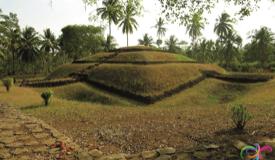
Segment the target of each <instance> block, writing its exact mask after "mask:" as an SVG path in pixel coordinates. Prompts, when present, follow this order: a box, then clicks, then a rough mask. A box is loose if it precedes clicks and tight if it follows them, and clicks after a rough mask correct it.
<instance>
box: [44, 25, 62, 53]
mask: <svg viewBox="0 0 275 160" xmlns="http://www.w3.org/2000/svg"><path fill="white" fill-rule="evenodd" d="M40 49H41V51H42V52H44V53H55V50H58V49H59V46H58V42H57V40H56V38H55V35H54V34H53V32H52V31H51V30H50V29H49V28H48V29H46V30H44V35H43V36H42V41H41V48H40Z"/></svg>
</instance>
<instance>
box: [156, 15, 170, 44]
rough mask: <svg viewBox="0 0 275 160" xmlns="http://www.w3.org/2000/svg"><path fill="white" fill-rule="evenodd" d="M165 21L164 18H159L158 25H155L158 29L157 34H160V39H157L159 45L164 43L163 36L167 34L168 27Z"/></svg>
mask: <svg viewBox="0 0 275 160" xmlns="http://www.w3.org/2000/svg"><path fill="white" fill-rule="evenodd" d="M164 25H165V22H164V19H163V18H161V17H160V18H159V19H158V21H157V23H156V25H155V26H154V27H155V28H156V29H157V36H158V40H157V45H158V47H160V45H161V44H162V39H161V38H162V37H164V36H165V33H166V31H167V29H166V28H165V27H164Z"/></svg>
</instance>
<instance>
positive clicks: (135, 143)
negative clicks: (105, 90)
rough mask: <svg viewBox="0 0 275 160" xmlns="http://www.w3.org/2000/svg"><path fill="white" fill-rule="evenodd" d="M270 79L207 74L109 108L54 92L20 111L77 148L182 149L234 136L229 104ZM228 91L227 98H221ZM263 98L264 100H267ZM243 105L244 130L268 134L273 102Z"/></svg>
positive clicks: (274, 119) (274, 109)
mask: <svg viewBox="0 0 275 160" xmlns="http://www.w3.org/2000/svg"><path fill="white" fill-rule="evenodd" d="M270 83H271V84H256V85H243V84H234V83H228V82H224V81H220V80H214V79H209V80H206V81H204V82H202V83H200V84H199V85H197V86H195V87H193V88H191V89H188V90H186V91H185V92H182V93H180V94H178V95H175V96H173V97H170V98H167V99H165V100H163V101H161V102H159V103H156V104H154V105H151V106H148V107H136V106H135V107H121V106H116V105H113V106H112V107H110V106H105V105H98V104H91V103H83V102H76V101H67V100H64V99H59V98H57V97H55V98H54V101H53V103H52V104H51V105H50V106H49V107H39V106H37V107H30V108H27V109H24V112H26V113H29V114H31V115H34V116H36V117H38V118H41V119H43V120H45V121H46V122H48V123H50V124H51V125H53V126H54V127H56V128H57V129H58V130H60V131H62V132H63V133H65V134H66V135H68V136H70V137H71V138H72V139H73V140H75V141H76V142H77V143H78V144H80V145H81V146H83V147H87V148H89V149H93V148H100V149H101V150H103V151H104V152H106V153H107V152H108V153H111V152H113V153H114V152H116V153H117V152H140V151H142V150H149V149H155V148H158V147H160V146H173V147H176V148H184V149H188V148H190V147H191V148H192V147H196V146H197V145H202V144H205V143H217V144H220V145H223V144H224V143H225V141H226V140H230V139H232V138H234V137H236V136H237V137H238V135H231V134H230V132H228V131H229V130H230V129H231V128H232V127H233V125H232V122H231V119H230V108H231V105H232V104H234V103H235V102H237V101H238V100H240V99H242V98H244V97H246V96H247V95H249V94H250V93H252V91H253V90H254V89H256V90H257V89H259V88H261V89H262V90H269V91H270V90H274V89H275V82H274V81H272V82H270ZM266 85H268V86H269V88H266V87H267V86H266ZM272 87H273V88H272ZM229 89H230V90H229ZM57 94H59V93H58V92H57ZM273 95H274V94H273ZM228 96H229V97H231V99H230V101H227V100H226V101H224V97H228ZM269 98H270V99H266V100H272V99H273V97H271V96H270V97H269ZM244 103H246V104H247V103H248V102H244ZM246 106H247V107H248V110H249V111H250V112H251V113H252V114H253V116H254V119H253V120H252V121H251V122H250V123H248V126H247V130H248V132H249V133H252V132H253V131H255V133H256V135H262V134H266V133H268V134H271V133H274V131H275V125H274V124H275V123H273V122H275V107H274V105H246ZM267 121H268V122H270V123H266V122H267ZM244 136H247V135H244ZM241 137H242V136H241Z"/></svg>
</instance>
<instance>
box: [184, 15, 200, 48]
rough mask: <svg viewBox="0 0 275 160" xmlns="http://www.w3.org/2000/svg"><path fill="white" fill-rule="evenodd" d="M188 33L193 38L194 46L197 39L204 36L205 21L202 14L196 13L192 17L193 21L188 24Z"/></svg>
mask: <svg viewBox="0 0 275 160" xmlns="http://www.w3.org/2000/svg"><path fill="white" fill-rule="evenodd" d="M186 26H187V32H188V34H189V36H190V37H191V38H192V45H194V44H195V42H196V40H197V38H198V37H199V36H201V35H202V33H201V30H202V29H204V20H203V18H202V12H196V13H194V14H192V15H191V19H190V20H189V21H188V23H186Z"/></svg>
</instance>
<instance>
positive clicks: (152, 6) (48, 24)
mask: <svg viewBox="0 0 275 160" xmlns="http://www.w3.org/2000/svg"><path fill="white" fill-rule="evenodd" d="M263 1H264V2H262V3H261V4H260V6H261V9H260V10H258V11H257V12H254V13H253V14H252V15H251V16H250V17H246V18H245V19H244V20H242V21H239V22H238V23H237V24H236V25H235V29H236V30H237V31H238V33H239V34H240V35H241V36H242V38H244V39H245V42H247V40H246V38H247V37H248V32H249V31H251V30H254V29H259V28H260V27H261V26H267V27H270V28H271V29H272V30H273V32H275V5H274V4H272V3H271V2H270V1H269V0H263ZM0 8H1V9H2V10H3V12H4V13H8V12H14V13H16V14H17V15H18V18H19V23H20V26H21V27H25V26H32V27H34V28H35V29H36V30H37V31H39V32H40V33H42V31H43V30H44V29H45V28H51V29H52V30H53V31H54V33H55V34H56V35H57V36H58V35H60V34H61V31H60V30H61V28H63V27H64V26H66V25H69V24H94V22H91V21H89V15H90V13H94V8H92V7H89V8H87V10H86V11H85V7H84V4H83V3H82V0H53V5H52V7H51V6H50V3H49V0H0ZM144 9H145V11H144V16H143V17H139V18H138V23H139V28H138V30H137V31H135V32H134V34H132V35H130V42H129V43H130V45H136V44H137V43H138V42H137V40H138V39H139V38H141V37H142V36H143V35H144V34H145V33H149V35H151V36H153V37H156V30H155V29H154V28H153V27H152V26H153V25H155V23H156V19H157V18H158V17H159V16H160V14H159V13H160V10H161V9H160V7H159V4H158V0H144ZM224 11H226V12H228V13H230V14H231V15H232V16H233V15H234V12H235V11H236V8H235V7H232V6H226V5H224V4H218V5H217V7H216V8H215V9H214V10H213V12H212V13H211V14H210V15H206V17H207V19H208V24H207V25H206V27H205V30H204V31H203V36H204V37H205V38H206V39H216V35H215V34H214V33H213V28H214V24H215V22H216V18H217V17H218V16H219V15H220V14H221V13H222V12H224ZM166 27H167V29H168V31H167V33H166V35H167V36H166V39H167V38H168V37H169V36H170V35H176V37H178V39H180V40H185V41H188V42H190V38H189V37H188V35H187V34H186V30H185V27H184V26H179V25H177V24H167V26H166ZM107 31H108V30H106V34H107ZM113 35H114V37H115V38H116V40H117V43H118V44H119V45H120V46H125V45H126V36H125V35H123V34H122V32H121V29H118V28H117V27H115V26H113Z"/></svg>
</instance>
